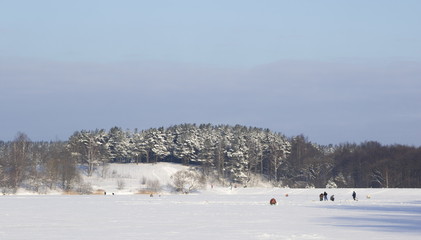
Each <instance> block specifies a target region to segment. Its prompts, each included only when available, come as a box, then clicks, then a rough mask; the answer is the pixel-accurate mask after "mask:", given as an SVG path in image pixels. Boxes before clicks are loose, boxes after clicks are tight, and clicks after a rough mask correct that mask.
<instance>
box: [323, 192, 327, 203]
mask: <svg viewBox="0 0 421 240" xmlns="http://www.w3.org/2000/svg"><path fill="white" fill-rule="evenodd" d="M323 196H324V199H325V201H327V192H324V193H323Z"/></svg>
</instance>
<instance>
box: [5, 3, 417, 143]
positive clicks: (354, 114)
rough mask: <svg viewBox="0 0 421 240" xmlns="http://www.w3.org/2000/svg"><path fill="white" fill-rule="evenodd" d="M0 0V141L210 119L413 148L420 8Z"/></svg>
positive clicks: (410, 5) (313, 137)
mask: <svg viewBox="0 0 421 240" xmlns="http://www.w3.org/2000/svg"><path fill="white" fill-rule="evenodd" d="M0 3H1V4H0V6H1V7H0V83H1V87H0V118H1V120H0V122H1V124H0V139H3V140H10V139H13V137H14V136H15V134H16V133H17V132H18V131H23V132H25V133H27V134H28V135H29V137H30V138H32V139H34V140H51V139H52V140H54V139H56V138H58V139H62V140H65V139H67V138H68V137H69V136H70V135H71V134H72V133H73V131H76V130H81V129H95V128H105V129H109V128H110V127H112V126H115V125H117V126H120V127H122V128H129V129H134V128H139V129H146V128H149V127H159V126H169V125H173V124H179V123H186V122H188V123H198V124H199V123H208V122H209V123H214V124H220V123H222V124H237V123H238V124H244V125H247V126H257V127H263V128H270V129H271V130H274V131H277V132H281V133H284V134H285V135H287V136H292V135H296V134H301V133H302V134H304V135H306V136H308V137H309V139H310V140H312V141H314V142H318V143H321V144H328V143H334V144H336V143H341V142H347V141H349V142H361V141H365V140H376V141H380V142H381V143H384V144H393V143H401V144H410V145H416V146H420V145H421V31H420V30H419V28H420V26H421V14H420V13H421V1H415V0H414V1H409V0H404V1H388V0H370V1H363V0H357V1H338V0H336V1H334V0H331V1H328V0H320V1H310V0H308V1H275V0H273V1H244V0H242V1H183V0H181V1H135V0H133V1H124V0H123V1H104V0H95V1H53V0H51V1H45V0H39V1H29V0H28V1H19V0H17V1H0Z"/></svg>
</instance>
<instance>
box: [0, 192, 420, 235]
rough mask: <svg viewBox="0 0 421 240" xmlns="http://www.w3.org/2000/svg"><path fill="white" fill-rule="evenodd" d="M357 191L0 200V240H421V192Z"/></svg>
mask: <svg viewBox="0 0 421 240" xmlns="http://www.w3.org/2000/svg"><path fill="white" fill-rule="evenodd" d="M353 190H354V189H280V188H274V189H259V188H257V189H253V188H249V189H232V190H230V189H226V188H216V189H208V190H206V191H204V192H202V193H199V194H190V195H162V196H154V197H150V196H149V195H114V196H112V195H106V196H104V195H87V196H66V195H16V196H0V239H4V240H9V239H86V240H88V239H89V240H92V239H102V240H104V239H201V240H203V239H230V240H233V239H239V240H240V239H399V238H400V239H420V236H421V190H420V189H355V191H356V192H357V194H358V195H357V197H358V198H359V200H358V201H353V200H352V197H351V193H352V191H353ZM323 191H327V192H328V193H329V195H330V194H334V195H335V197H336V200H335V201H334V202H332V201H322V202H321V201H319V200H318V195H319V194H320V193H321V192H323ZM286 194H288V197H286ZM272 197H275V198H276V199H277V201H278V205H276V206H270V205H269V200H270V199H271V198H272ZM367 197H368V198H367Z"/></svg>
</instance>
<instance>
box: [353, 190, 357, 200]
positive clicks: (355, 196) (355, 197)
mask: <svg viewBox="0 0 421 240" xmlns="http://www.w3.org/2000/svg"><path fill="white" fill-rule="evenodd" d="M352 198H353V199H354V200H357V193H355V191H353V192H352Z"/></svg>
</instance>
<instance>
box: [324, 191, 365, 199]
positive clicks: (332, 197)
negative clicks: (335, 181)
mask: <svg viewBox="0 0 421 240" xmlns="http://www.w3.org/2000/svg"><path fill="white" fill-rule="evenodd" d="M352 198H353V199H354V201H358V199H357V193H356V192H355V191H353V192H352ZM319 199H320V201H323V200H324V201H327V192H324V193H320V195H319ZM330 200H331V201H335V195H332V196H330Z"/></svg>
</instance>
